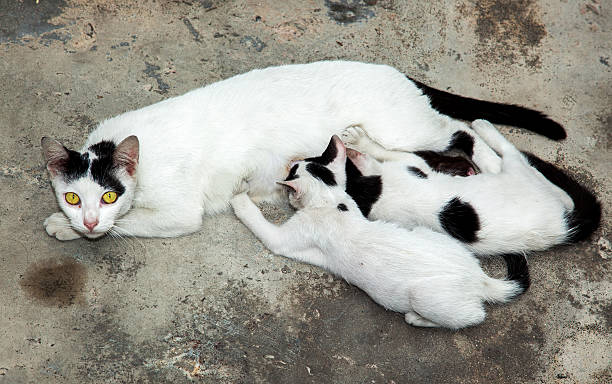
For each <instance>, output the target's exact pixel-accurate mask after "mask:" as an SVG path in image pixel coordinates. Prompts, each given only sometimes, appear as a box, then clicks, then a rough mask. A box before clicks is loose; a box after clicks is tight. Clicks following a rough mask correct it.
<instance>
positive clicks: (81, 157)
mask: <svg viewBox="0 0 612 384" xmlns="http://www.w3.org/2000/svg"><path fill="white" fill-rule="evenodd" d="M64 149H66V152H68V158H67V159H66V160H65V161H63V162H62V163H61V164H60V165H59V167H58V169H59V170H61V173H62V175H63V176H64V180H65V181H66V182H70V181H73V180H76V179H79V178H81V177H83V176H85V175H86V174H87V170H88V169H89V153H83V154H81V153H79V152H76V151H72V150H70V149H68V148H66V147H64Z"/></svg>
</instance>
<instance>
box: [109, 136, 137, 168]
mask: <svg viewBox="0 0 612 384" xmlns="http://www.w3.org/2000/svg"><path fill="white" fill-rule="evenodd" d="M139 151H140V143H139V142H138V137H136V136H134V135H132V136H128V137H126V138H125V139H123V141H122V142H120V143H119V145H117V148H115V152H114V153H113V166H115V167H118V168H124V169H125V171H126V172H127V173H128V175H130V176H134V174H135V173H136V168H137V167H138V154H139Z"/></svg>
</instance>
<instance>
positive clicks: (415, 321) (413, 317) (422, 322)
mask: <svg viewBox="0 0 612 384" xmlns="http://www.w3.org/2000/svg"><path fill="white" fill-rule="evenodd" d="M404 320H406V323H408V324H410V325H412V326H414V327H429V328H438V327H440V325H439V324H436V323H434V322H433V321H429V320H427V319H425V318H423V317H422V316H421V315H419V314H418V313H416V312H414V311H410V312H406V314H405V315H404Z"/></svg>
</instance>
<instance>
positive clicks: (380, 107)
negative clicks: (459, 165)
mask: <svg viewBox="0 0 612 384" xmlns="http://www.w3.org/2000/svg"><path fill="white" fill-rule="evenodd" d="M351 125H357V126H360V127H361V128H363V129H364V130H365V131H366V132H367V133H368V135H370V136H371V137H372V138H373V139H375V140H376V141H377V142H379V143H380V144H382V145H384V146H385V147H386V148H388V149H397V150H404V151H415V150H422V149H428V150H443V149H445V148H446V147H447V146H448V144H449V141H450V139H451V137H452V135H453V133H455V132H456V131H457V130H469V127H468V126H467V125H465V124H464V123H462V122H460V121H456V120H453V119H451V118H449V117H448V116H444V115H441V114H439V113H438V112H436V111H435V110H434V109H432V108H431V107H430V105H429V101H428V98H427V97H426V96H423V95H422V93H421V91H420V90H419V89H418V88H417V87H416V86H415V85H414V84H413V83H412V82H411V81H410V80H408V79H407V78H406V77H405V76H404V75H403V74H402V73H400V72H398V71H397V70H395V69H393V68H391V67H389V66H385V65H374V64H364V63H356V62H345V61H337V62H317V63H312V64H303V65H286V66H280V67H271V68H267V69H261V70H254V71H251V72H248V73H245V74H242V75H238V76H235V77H232V78H230V79H227V80H224V81H220V82H218V83H214V84H211V85H208V86H206V87H203V88H200V89H196V90H194V91H191V92H189V93H187V94H184V95H182V96H178V97H174V98H171V99H168V100H165V101H162V102H159V103H157V104H154V105H151V106H148V107H145V108H142V109H139V110H136V111H131V112H127V113H124V114H122V115H119V116H116V117H114V118H112V119H109V120H106V121H104V122H103V123H101V124H100V125H99V127H98V128H97V129H96V130H95V131H94V132H92V133H91V135H90V136H89V138H88V139H87V142H86V143H85V146H84V148H83V150H86V148H88V147H89V146H90V145H92V144H95V143H97V142H99V141H101V140H111V141H114V142H115V143H118V142H120V141H121V140H123V139H124V138H126V137H127V136H129V135H136V136H137V137H138V140H139V141H140V161H139V167H138V173H137V186H136V189H135V190H134V192H133V196H134V198H133V201H130V202H128V205H130V206H131V210H130V211H129V212H127V214H126V215H125V216H124V217H123V218H121V220H119V217H120V216H121V215H117V216H116V217H114V218H113V219H114V220H116V221H117V223H116V227H115V228H116V229H117V230H118V231H122V232H123V233H126V234H131V235H135V236H145V237H151V236H155V237H168V236H178V235H182V234H185V233H189V232H193V231H196V230H197V229H198V228H199V227H200V225H201V221H202V216H203V215H204V214H214V213H217V212H220V211H223V210H224V209H226V208H227V206H228V202H229V200H230V198H231V197H232V195H233V194H234V193H235V192H236V189H237V188H238V187H239V185H240V182H241V180H243V179H248V181H249V185H250V195H251V197H253V198H254V199H255V200H256V201H262V200H268V201H274V200H277V199H278V198H279V197H280V194H279V193H278V192H279V188H278V186H277V185H276V184H275V183H274V182H273V181H274V180H278V179H280V178H281V177H282V176H283V175H284V174H286V168H285V167H286V165H287V164H288V163H289V161H291V160H292V159H299V158H304V157H306V156H310V155H312V154H314V153H316V152H317V151H318V150H319V149H320V148H322V147H323V146H324V145H325V143H326V142H327V140H328V139H329V137H330V136H331V135H332V134H339V133H340V132H342V131H343V130H344V129H345V128H346V127H348V126H351ZM475 139H476V142H475V155H474V157H475V158H476V159H478V160H482V161H483V163H484V162H486V163H487V164H488V167H489V170H490V171H492V172H495V171H498V170H499V159H498V158H497V156H496V155H495V153H494V152H493V151H491V150H490V149H489V148H488V147H486V145H484V143H483V142H482V141H481V140H480V139H479V138H477V137H476V138H475ZM60 201H61V200H60ZM60 204H61V202H60ZM110 221H113V220H110ZM75 229H76V230H77V231H79V229H78V228H75Z"/></svg>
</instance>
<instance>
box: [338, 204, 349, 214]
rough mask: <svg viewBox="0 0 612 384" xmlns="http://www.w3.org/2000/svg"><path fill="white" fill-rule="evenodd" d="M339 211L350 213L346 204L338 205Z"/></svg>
mask: <svg viewBox="0 0 612 384" xmlns="http://www.w3.org/2000/svg"><path fill="white" fill-rule="evenodd" d="M338 210H339V211H342V212H346V211H348V208H347V207H346V204H342V203H340V204H338Z"/></svg>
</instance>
